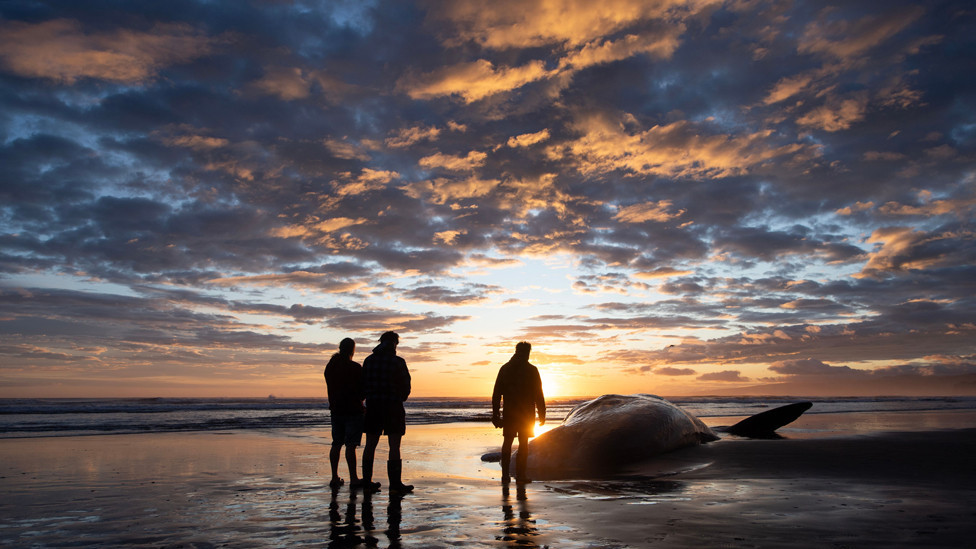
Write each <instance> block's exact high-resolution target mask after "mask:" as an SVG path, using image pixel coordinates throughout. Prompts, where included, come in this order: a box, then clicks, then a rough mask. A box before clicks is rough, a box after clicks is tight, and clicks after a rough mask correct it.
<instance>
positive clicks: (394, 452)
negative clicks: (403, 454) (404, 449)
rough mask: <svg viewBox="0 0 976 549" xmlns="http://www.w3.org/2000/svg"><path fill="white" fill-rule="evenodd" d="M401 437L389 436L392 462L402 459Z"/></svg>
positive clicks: (387, 438) (387, 437)
mask: <svg viewBox="0 0 976 549" xmlns="http://www.w3.org/2000/svg"><path fill="white" fill-rule="evenodd" d="M400 438H401V437H400V435H387V436H386V440H387V442H389V443H390V457H389V459H391V460H397V459H400Z"/></svg>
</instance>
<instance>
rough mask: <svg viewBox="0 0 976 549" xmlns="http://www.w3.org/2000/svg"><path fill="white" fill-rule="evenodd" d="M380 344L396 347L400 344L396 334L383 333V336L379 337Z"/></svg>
mask: <svg viewBox="0 0 976 549" xmlns="http://www.w3.org/2000/svg"><path fill="white" fill-rule="evenodd" d="M380 343H386V344H387V345H392V346H394V347H396V346H397V344H399V343H400V336H399V335H398V334H397V333H396V332H383V335H381V336H380Z"/></svg>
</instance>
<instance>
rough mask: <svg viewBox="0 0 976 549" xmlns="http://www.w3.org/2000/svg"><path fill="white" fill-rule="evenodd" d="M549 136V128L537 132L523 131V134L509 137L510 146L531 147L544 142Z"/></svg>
mask: <svg viewBox="0 0 976 549" xmlns="http://www.w3.org/2000/svg"><path fill="white" fill-rule="evenodd" d="M549 137H550V136H549V130H541V131H537V132H535V133H523V134H522V135H516V136H514V137H510V138H508V146H509V147H512V148H516V147H531V146H532V145H536V144H539V143H542V142H543V141H548V140H549Z"/></svg>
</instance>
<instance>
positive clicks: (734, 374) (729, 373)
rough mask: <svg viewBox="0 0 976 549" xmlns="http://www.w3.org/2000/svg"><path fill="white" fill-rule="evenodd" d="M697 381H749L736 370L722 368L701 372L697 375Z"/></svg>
mask: <svg viewBox="0 0 976 549" xmlns="http://www.w3.org/2000/svg"><path fill="white" fill-rule="evenodd" d="M698 381H722V382H743V381H749V378H747V377H742V373H741V372H739V371H738V370H723V371H721V372H709V373H707V374H702V375H700V376H698Z"/></svg>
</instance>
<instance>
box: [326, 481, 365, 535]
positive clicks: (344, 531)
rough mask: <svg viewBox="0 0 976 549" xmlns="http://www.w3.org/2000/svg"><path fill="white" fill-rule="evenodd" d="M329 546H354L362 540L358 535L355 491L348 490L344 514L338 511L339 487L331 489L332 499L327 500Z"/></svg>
mask: <svg viewBox="0 0 976 549" xmlns="http://www.w3.org/2000/svg"><path fill="white" fill-rule="evenodd" d="M329 522H330V523H331V529H330V531H329V547H330V548H343V547H356V546H358V545H359V544H361V543H362V542H363V537H362V536H361V535H360V528H359V525H358V524H357V521H356V491H355V490H350V491H349V503H348V504H347V505H346V514H345V516H344V517H343V515H342V514H341V513H340V512H339V487H338V486H336V487H335V488H333V489H332V500H331V501H329Z"/></svg>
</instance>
